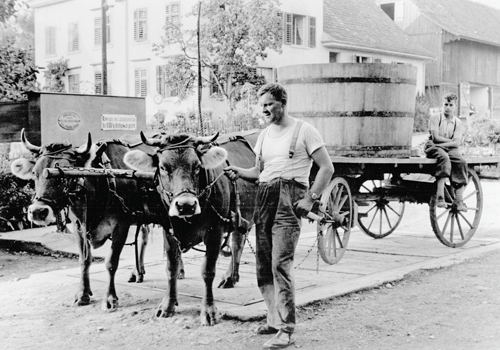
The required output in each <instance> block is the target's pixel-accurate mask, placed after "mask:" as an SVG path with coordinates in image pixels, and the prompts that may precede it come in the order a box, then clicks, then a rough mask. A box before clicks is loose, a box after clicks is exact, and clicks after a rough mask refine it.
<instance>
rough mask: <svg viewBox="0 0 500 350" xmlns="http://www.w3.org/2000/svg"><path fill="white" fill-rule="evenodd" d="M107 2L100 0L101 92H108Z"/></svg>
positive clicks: (105, 93)
mask: <svg viewBox="0 0 500 350" xmlns="http://www.w3.org/2000/svg"><path fill="white" fill-rule="evenodd" d="M107 9H108V4H106V0H101V33H102V34H101V44H102V72H101V74H102V94H103V95H107V94H108V58H107V52H106V49H107V44H108V38H107V35H106V10H107Z"/></svg>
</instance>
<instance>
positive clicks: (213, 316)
mask: <svg viewBox="0 0 500 350" xmlns="http://www.w3.org/2000/svg"><path fill="white" fill-rule="evenodd" d="M207 310H208V311H207ZM207 310H203V311H202V312H201V315H200V318H201V325H202V326H215V325H216V324H217V323H219V321H220V315H219V311H218V310H217V308H216V307H215V306H211V307H208V308H207Z"/></svg>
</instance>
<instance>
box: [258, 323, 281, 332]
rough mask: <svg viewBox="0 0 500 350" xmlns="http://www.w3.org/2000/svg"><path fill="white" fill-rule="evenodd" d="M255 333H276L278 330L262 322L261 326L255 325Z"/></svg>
mask: <svg viewBox="0 0 500 350" xmlns="http://www.w3.org/2000/svg"><path fill="white" fill-rule="evenodd" d="M255 333H257V334H276V333H278V330H277V329H276V328H274V327H271V326H270V325H268V324H263V325H262V326H259V327H257V329H256V330H255Z"/></svg>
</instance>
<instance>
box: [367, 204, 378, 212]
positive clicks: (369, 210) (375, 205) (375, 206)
mask: <svg viewBox="0 0 500 350" xmlns="http://www.w3.org/2000/svg"><path fill="white" fill-rule="evenodd" d="M374 208H377V204H373V206H372V207H371V208H370V209H368V210H367V212H366V213H365V214H368V213H369V212H371V211H372V209H374Z"/></svg>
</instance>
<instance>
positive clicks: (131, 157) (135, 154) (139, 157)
mask: <svg viewBox="0 0 500 350" xmlns="http://www.w3.org/2000/svg"><path fill="white" fill-rule="evenodd" d="M123 162H124V163H125V164H126V165H127V166H128V167H129V168H130V169H133V170H138V171H149V172H152V173H154V172H155V171H156V167H157V165H158V158H157V157H156V155H154V156H150V155H149V154H147V153H146V152H143V151H140V150H134V151H128V152H127V153H125V156H123Z"/></svg>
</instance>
